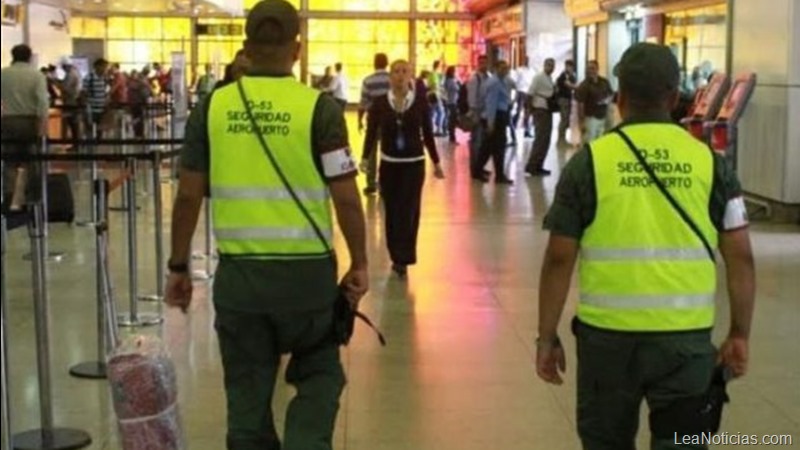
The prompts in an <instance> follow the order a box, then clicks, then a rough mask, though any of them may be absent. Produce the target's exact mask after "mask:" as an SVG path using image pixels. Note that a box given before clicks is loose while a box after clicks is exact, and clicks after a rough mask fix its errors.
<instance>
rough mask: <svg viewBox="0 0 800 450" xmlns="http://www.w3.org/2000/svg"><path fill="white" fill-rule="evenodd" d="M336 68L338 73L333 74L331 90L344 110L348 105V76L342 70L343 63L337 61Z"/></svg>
mask: <svg viewBox="0 0 800 450" xmlns="http://www.w3.org/2000/svg"><path fill="white" fill-rule="evenodd" d="M334 68H335V69H336V75H334V76H333V81H331V85H330V91H331V94H332V95H333V98H334V99H335V100H336V103H338V104H339V105H341V107H342V110H344V109H345V107H347V88H348V82H347V77H345V76H344V72H342V63H340V62H337V63H336V64H335V65H334Z"/></svg>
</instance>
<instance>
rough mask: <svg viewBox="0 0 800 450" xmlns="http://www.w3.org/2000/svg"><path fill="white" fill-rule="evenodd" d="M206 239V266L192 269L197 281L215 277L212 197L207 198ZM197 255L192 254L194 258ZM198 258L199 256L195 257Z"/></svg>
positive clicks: (194, 278) (205, 207)
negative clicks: (212, 243)
mask: <svg viewBox="0 0 800 450" xmlns="http://www.w3.org/2000/svg"><path fill="white" fill-rule="evenodd" d="M204 211H205V216H206V217H205V228H206V229H205V239H204V246H205V254H203V257H204V258H205V261H206V267H205V269H203V270H195V271H192V279H193V280H195V281H207V280H210V279H212V278H214V272H213V271H212V269H211V260H212V259H213V254H212V253H213V252H212V250H211V198H210V197H206V199H205V206H204ZM195 256H196V255H192V258H195ZM195 259H197V258H195Z"/></svg>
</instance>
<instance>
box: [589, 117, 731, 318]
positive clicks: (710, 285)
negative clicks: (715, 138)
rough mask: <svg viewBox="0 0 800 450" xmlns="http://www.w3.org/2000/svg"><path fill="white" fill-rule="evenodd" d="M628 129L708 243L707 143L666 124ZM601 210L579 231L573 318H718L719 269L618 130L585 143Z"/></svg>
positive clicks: (710, 165)
mask: <svg viewBox="0 0 800 450" xmlns="http://www.w3.org/2000/svg"><path fill="white" fill-rule="evenodd" d="M625 132H626V133H627V134H628V135H629V136H630V137H631V139H632V140H633V142H634V143H635V144H636V145H637V147H638V148H639V149H640V151H642V153H643V154H644V156H645V159H647V161H648V163H649V164H651V166H652V167H653V169H654V171H655V172H656V174H657V175H658V176H659V178H661V179H662V181H664V184H665V185H666V186H667V188H668V189H669V190H670V193H671V194H672V195H673V196H674V197H675V198H676V200H677V201H678V203H679V204H680V205H681V206H682V207H683V209H684V210H685V211H686V212H687V213H688V214H689V216H691V217H692V219H693V220H694V221H695V223H697V225H698V227H699V228H700V230H701V232H703V234H704V235H705V236H706V238H707V239H708V241H709V243H710V244H711V245H712V247H714V248H716V245H717V230H716V229H715V228H714V225H713V223H712V222H711V218H710V215H709V204H710V199H711V190H712V185H713V179H714V161H713V156H712V154H711V151H710V150H709V149H708V147H707V146H706V145H705V144H702V143H701V142H699V141H697V140H695V139H694V138H693V137H691V135H689V134H688V133H687V132H686V131H685V130H683V129H682V128H680V127H677V126H674V125H671V124H643V125H629V126H626V127H625ZM590 151H591V154H592V159H593V166H594V172H595V185H596V190H597V212H596V214H595V218H594V220H593V222H592V223H591V225H590V226H589V227H588V228H587V229H586V231H585V233H584V236H583V238H582V239H581V252H580V290H581V294H580V303H579V305H578V318H579V319H580V320H581V321H583V322H585V323H587V324H589V325H592V326H596V327H599V328H604V329H611V330H617V331H645V332H646V331H682V330H693V329H703V328H710V327H711V326H712V325H713V322H714V294H715V289H716V268H715V266H714V263H713V262H712V261H711V260H710V258H709V257H708V253H707V252H706V250H705V248H704V247H703V244H702V242H701V241H700V239H699V238H698V237H697V236H696V235H695V234H694V233H693V232H692V231H691V229H690V228H689V226H688V225H686V223H685V222H683V220H682V219H681V218H680V216H679V215H678V213H677V212H676V211H675V210H674V209H673V208H672V206H671V205H670V204H669V202H668V201H667V199H666V198H665V197H664V196H663V194H662V193H661V192H660V191H659V190H658V188H657V187H656V186H654V185H653V184H652V183H651V180H650V177H649V175H648V174H647V172H645V171H644V170H643V169H642V167H641V166H640V165H639V163H638V161H637V160H636V157H635V156H634V155H633V154H632V153H631V151H630V149H629V148H628V147H627V146H626V145H625V143H624V142H623V141H622V139H621V138H619V137H618V136H616V135H613V134H611V135H607V136H604V137H602V138H600V139H598V140H597V141H594V142H593V143H592V144H591V148H590Z"/></svg>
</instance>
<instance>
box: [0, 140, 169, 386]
mask: <svg viewBox="0 0 800 450" xmlns="http://www.w3.org/2000/svg"><path fill="white" fill-rule="evenodd" d="M22 142H25V143H30V141H22ZM62 142H75V141H72V140H59V139H47V140H44V143H43V144H42V145H43V150H44V151H42V152H40V153H36V154H29V155H11V154H3V155H2V161H3V163H6V162H15V163H21V162H27V163H32V162H35V163H39V164H41V165H42V166H43V167H45V169H43V170H42V177H41V183H42V184H43V185H44V184H46V182H47V181H46V179H47V173H46V172H47V169H46V163H48V162H51V161H60V162H73V163H74V162H86V161H88V162H92V163H93V166H96V164H97V163H98V162H106V163H109V162H110V163H121V164H123V165H124V167H123V169H122V171H121V172H120V175H119V176H118V177H116V178H115V179H112V180H111V181H110V182H109V181H107V180H106V179H105V178H103V177H102V176H101V175H100V174H99V171H97V170H93V171H92V172H93V174H92V175H93V183H92V189H91V197H92V201H91V205H92V213H91V217H92V225H93V226H94V228H95V231H96V247H97V255H96V265H97V274H96V277H97V286H96V287H97V292H98V294H97V295H98V301H97V361H90V362H86V363H81V364H78V365H75V366H73V367H72V368H71V369H70V374H71V375H73V376H76V377H80V378H105V377H106V367H105V355H106V354H107V352H108V350H109V349H110V348H111V347H109V346H108V343H109V342H110V341H111V338H109V336H108V333H105V332H103V330H104V329H108V328H113V329H114V330H116V327H117V326H124V327H141V326H150V325H156V324H159V323H161V322H163V302H162V300H163V298H164V290H165V279H166V273H165V272H166V270H165V268H166V265H165V264H166V263H165V257H164V243H163V240H164V237H163V200H162V190H161V179H160V173H161V170H160V169H161V166H162V162H163V161H165V160H167V159H173V160H174V159H175V158H176V157H177V156H178V155H179V153H180V151H179V150H170V151H161V150H155V151H153V150H148V151H144V152H137V153H128V154H120V153H115V152H114V153H112V152H97V153H91V154H71V153H70V154H49V153H48V152H47V151H46V149H47V147H48V145H49V144H51V143H53V144H58V143H62ZM77 142H78V144H79V145H83V146H89V147H92V146H114V145H126V146H144V147H148V146H151V145H169V146H173V147H174V146H177V145H180V144H181V143H182V141H181V140H177V139H149V140H140V139H137V140H120V139H83V140H78V141H77ZM9 143H20V141H19V140H10V139H3V140H2V144H4V145H5V144H9ZM142 161H144V162H149V163H151V164H152V172H151V174H152V178H151V182H152V186H153V194H154V195H153V201H154V226H155V259H156V264H155V268H156V269H155V277H156V283H155V286H156V292H155V293H154V294H152V295H145V296H139V292H138V288H139V287H138V281H139V279H138V257H137V253H138V245H137V238H138V234H137V220H136V211H137V196H136V184H137V173H138V168H137V163H141V162H142ZM120 187H122V188H123V189H122V191H123V192H124V193H125V197H126V198H127V202H126V205H125V206H126V211H125V213H126V224H127V251H128V281H129V284H128V295H129V310H128V312H127V313H125V314H122V315H119V316H117V315H116V307H115V305H114V302H113V301H110V300H109V299H111V298H112V297H111V291H112V289H111V287H110V286H111V282H110V275H109V274H108V271H109V270H108V265H107V262H106V263H103V261H105V260H106V259H107V254H106V253H107V251H106V250H102V251H103V252H106V253H102V254H101V249H104V248H105V247H107V245H108V244H107V243H108V239H109V238H108V217H107V214H108V210H109V206H108V196H109V194H110V193H111V192H112V191H114V190H115V189H117V188H120ZM41 203H42V204H43V205H46V203H47V191H46V188H45V189H43V191H42V202H41ZM43 217H46V215H45V216H43ZM43 225H44V231H43V233H42V238H43V239H42V241H43V247H44V248H45V249H46V248H47V233H46V222H43ZM104 255H105V256H104ZM104 279H105V280H106V281H103V280H104ZM104 301H105V302H106V303H107V304H108V305H109V306H106V307H103V302H104ZM138 301H155V302H156V311H155V312H154V313H143V312H141V311H139V305H138ZM109 310H111V311H113V316H114V317H113V319H112V318H109V314H108V313H107V311H109Z"/></svg>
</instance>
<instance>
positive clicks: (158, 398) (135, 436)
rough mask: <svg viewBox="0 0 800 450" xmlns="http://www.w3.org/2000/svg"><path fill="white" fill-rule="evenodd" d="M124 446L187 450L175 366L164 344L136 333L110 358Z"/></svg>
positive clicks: (130, 449)
mask: <svg viewBox="0 0 800 450" xmlns="http://www.w3.org/2000/svg"><path fill="white" fill-rule="evenodd" d="M108 381H109V382H110V383H111V395H112V397H113V401H114V411H115V412H116V415H117V421H118V424H119V438H120V443H121V446H122V449H123V450H184V449H186V443H185V440H184V437H183V432H182V428H181V422H180V417H179V414H178V389H177V383H176V379H175V367H174V366H173V364H172V361H171V360H170V358H169V355H168V354H167V351H166V348H165V347H164V344H163V343H162V342H161V341H160V340H159V339H158V338H156V337H153V336H133V337H131V338H129V339H127V340H126V341H125V342H123V343H122V344H121V345H120V346H119V347H118V348H117V349H115V350H114V352H113V353H112V355H111V356H110V357H109V360H108Z"/></svg>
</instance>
